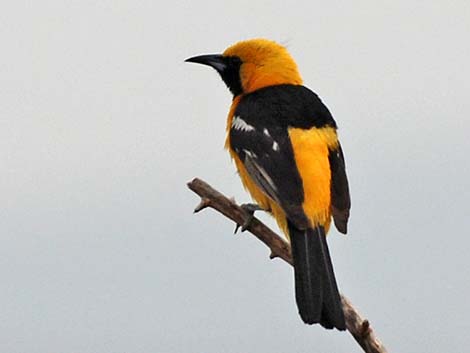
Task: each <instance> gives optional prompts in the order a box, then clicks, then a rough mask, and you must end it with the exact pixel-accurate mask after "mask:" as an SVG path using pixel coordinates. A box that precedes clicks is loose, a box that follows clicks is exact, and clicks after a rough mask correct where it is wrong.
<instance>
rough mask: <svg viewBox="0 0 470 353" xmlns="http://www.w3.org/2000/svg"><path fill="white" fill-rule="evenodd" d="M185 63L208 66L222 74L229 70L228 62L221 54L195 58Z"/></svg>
mask: <svg viewBox="0 0 470 353" xmlns="http://www.w3.org/2000/svg"><path fill="white" fill-rule="evenodd" d="M185 62H188V63H197V64H202V65H208V66H211V67H213V68H214V69H216V70H217V71H218V72H222V71H224V70H225V69H226V68H227V63H226V60H225V58H224V56H223V55H221V54H209V55H199V56H193V57H192V58H189V59H186V60H185Z"/></svg>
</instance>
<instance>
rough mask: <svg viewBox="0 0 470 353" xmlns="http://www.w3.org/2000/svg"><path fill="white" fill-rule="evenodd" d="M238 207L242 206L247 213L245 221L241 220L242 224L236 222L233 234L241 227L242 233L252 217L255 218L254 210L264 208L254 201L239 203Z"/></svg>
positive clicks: (248, 225)
mask: <svg viewBox="0 0 470 353" xmlns="http://www.w3.org/2000/svg"><path fill="white" fill-rule="evenodd" d="M240 207H241V208H243V210H244V211H245V212H246V213H247V218H246V219H245V222H243V224H238V223H237V224H236V225H235V231H234V232H233V234H236V233H237V232H238V230H239V229H241V231H242V233H243V232H244V231H245V230H247V229H248V228H249V227H250V225H251V222H252V221H253V218H255V216H254V214H255V211H264V209H263V208H262V207H261V206H259V205H257V204H255V203H244V204H241V205H240Z"/></svg>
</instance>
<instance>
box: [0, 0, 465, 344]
mask: <svg viewBox="0 0 470 353" xmlns="http://www.w3.org/2000/svg"><path fill="white" fill-rule="evenodd" d="M469 33H470V3H469V2H468V1H447V2H445V1H404V0H403V1H402V0H399V1H397V0H395V1H355V2H340V1H328V2H325V1H321V2H319V1H311V0H309V1H302V2H291V3H289V2H285V1H271V2H268V1H258V2H255V1H246V0H239V1H233V2H224V1H193V2H190V1H185V2H182V1H179V2H178V1H177V2H161V1H160V2H159V1H138V2H137V1H131V0H126V1H36V2H33V1H15V2H13V1H10V2H6V1H5V2H2V4H1V5H0V43H1V55H0V163H1V174H0V194H1V195H2V197H1V198H2V204H1V206H0V241H1V246H0V279H1V282H2V284H1V290H0V303H1V309H0V351H1V352H8V353H25V352H28V353H35V352H39V353H50V352H58V353H97V352H99V353H108V352H109V353H119V352H121V353H150V352H163V353H173V352H174V353H181V352H204V353H220V352H227V353H232V352H233V353H238V352H253V353H268V352H269V353H272V352H289V353H293V352H298V353H303V352H348V353H349V352H361V350H360V348H359V346H358V345H357V344H356V343H355V342H354V341H353V339H352V337H351V336H350V335H349V334H348V333H340V332H338V331H334V332H333V331H326V330H324V329H322V328H321V327H319V326H318V325H317V326H313V327H309V326H305V325H304V324H303V323H302V322H301V320H300V318H299V317H298V315H297V308H296V305H295V301H294V289H293V274H292V270H291V268H290V267H288V266H286V265H285V264H284V263H283V262H281V261H280V260H273V261H270V260H269V259H268V255H269V252H268V250H267V248H266V247H265V246H264V245H262V244H261V243H260V242H258V241H257V240H256V239H254V238H253V237H251V236H250V235H249V234H243V235H237V236H234V235H232V232H233V228H234V225H233V224H232V223H231V222H230V221H228V220H227V219H225V218H223V217H222V216H220V215H218V214H216V213H215V212H213V211H210V210H208V211H205V212H203V213H201V214H198V215H193V214H192V210H193V208H194V206H195V205H196V204H197V201H198V200H197V197H196V196H195V195H194V194H192V193H191V192H190V191H189V190H187V189H186V186H185V183H186V182H187V181H188V180H190V179H192V178H193V177H195V176H199V177H201V178H203V179H205V180H207V181H208V182H210V183H211V184H212V185H213V186H214V187H216V188H218V189H219V190H221V191H223V192H224V193H225V194H227V195H228V196H235V198H236V199H237V200H238V201H240V202H247V201H249V197H248V195H247V194H246V193H245V192H244V190H243V188H242V187H241V184H240V182H239V180H238V179H237V176H236V174H235V168H234V166H233V165H232V163H231V161H230V159H229V157H228V155H227V153H226V151H224V150H223V143H224V138H225V136H224V134H225V120H226V115H227V111H228V108H229V105H230V102H231V96H230V93H229V92H228V90H227V89H226V88H225V86H224V84H223V83H222V81H221V80H220V79H219V77H218V76H217V75H216V73H215V72H214V71H213V70H211V69H209V68H207V67H203V66H197V65H190V64H185V63H184V62H183V60H184V59H185V58H187V57H189V56H193V55H197V54H205V53H217V52H221V51H223V50H224V49H225V48H226V47H227V46H229V45H231V44H232V43H234V42H236V41H238V40H241V39H248V38H252V37H260V36H261V37H266V38H270V39H274V40H277V41H280V42H281V43H284V44H286V45H287V46H288V48H289V50H290V52H291V53H292V55H293V56H294V58H295V59H296V61H297V63H298V64H299V68H300V71H301V73H302V75H303V78H304V81H305V84H306V85H307V86H308V87H310V88H311V89H313V90H314V91H315V92H317V93H318V94H319V95H320V96H321V97H322V99H323V101H324V102H325V103H326V104H327V106H328V107H329V108H330V110H331V111H332V113H333V115H334V116H335V118H336V121H337V122H338V125H339V127H340V138H341V141H342V145H343V149H344V152H345V155H346V161H347V168H348V174H349V179H350V187H351V195H352V202H353V206H352V215H351V220H350V227H349V230H350V231H349V235H348V236H347V237H344V236H341V235H339V233H337V232H336V231H332V232H331V233H330V237H329V244H330V250H331V253H332V257H333V262H334V265H335V270H336V274H337V280H338V283H339V287H340V289H341V291H342V292H343V293H344V294H345V295H346V296H348V297H349V298H350V299H351V300H352V301H353V303H354V304H355V305H356V306H357V307H358V308H359V309H360V311H361V312H362V313H363V314H364V315H365V316H366V317H367V318H369V319H370V321H371V322H372V325H373V327H374V328H375V329H376V331H377V334H378V336H379V337H380V338H381V339H382V340H383V342H384V343H385V345H386V346H387V347H388V349H389V351H390V352H391V353H392V352H423V353H424V352H425V353H429V352H444V351H448V352H459V351H462V349H463V348H462V347H468V346H469V345H470V335H469V334H468V329H469V324H468V316H469V314H470V300H469V297H470V260H469V255H468V252H469V249H470V235H469V234H468V229H469V228H470V219H469V208H470V201H469V198H470V195H469V189H470V168H469V166H470V161H469V156H468V151H469V149H470V138H469V131H470V99H469V92H470V69H469V62H470V40H469ZM263 219H266V220H268V221H269V218H267V217H263ZM269 224H273V223H272V222H271V221H269Z"/></svg>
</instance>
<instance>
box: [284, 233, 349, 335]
mask: <svg viewBox="0 0 470 353" xmlns="http://www.w3.org/2000/svg"><path fill="white" fill-rule="evenodd" d="M288 228H289V236H290V240H291V245H292V256H293V259H294V275H295V297H296V301H297V306H298V308H299V314H300V317H301V318H302V320H303V321H304V322H305V323H306V324H310V325H311V324H315V323H319V324H320V325H322V326H323V327H325V328H328V329H332V328H337V329H338V330H345V329H346V324H345V321H344V313H343V309H342V306H341V299H340V295H339V292H338V287H337V285H336V279H335V275H334V272H333V265H332V263H331V258H330V253H329V251H328V245H327V243H326V236H325V231H324V228H323V227H316V228H308V229H306V230H299V229H297V228H296V227H295V226H293V225H292V224H289V225H288Z"/></svg>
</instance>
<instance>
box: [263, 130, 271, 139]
mask: <svg viewBox="0 0 470 353" xmlns="http://www.w3.org/2000/svg"><path fill="white" fill-rule="evenodd" d="M263 134H265V135H266V136H268V137H271V135H270V134H269V131H268V129H266V128H264V130H263Z"/></svg>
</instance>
